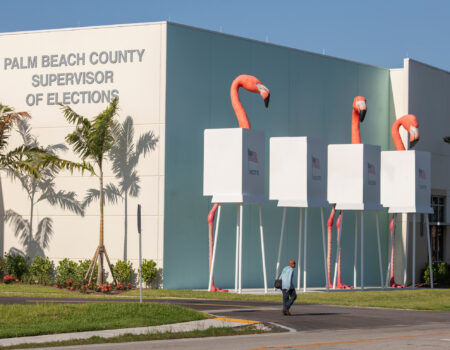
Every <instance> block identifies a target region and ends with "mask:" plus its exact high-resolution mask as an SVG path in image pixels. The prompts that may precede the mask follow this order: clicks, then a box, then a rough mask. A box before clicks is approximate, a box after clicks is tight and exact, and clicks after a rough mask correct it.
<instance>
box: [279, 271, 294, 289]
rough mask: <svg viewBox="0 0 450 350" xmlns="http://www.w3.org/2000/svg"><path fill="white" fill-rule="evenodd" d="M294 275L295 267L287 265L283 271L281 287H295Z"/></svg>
mask: <svg viewBox="0 0 450 350" xmlns="http://www.w3.org/2000/svg"><path fill="white" fill-rule="evenodd" d="M293 277H294V269H293V268H292V267H290V266H286V267H285V268H284V269H283V271H281V276H280V279H281V289H294V284H293V283H292V280H293Z"/></svg>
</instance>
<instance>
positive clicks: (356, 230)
mask: <svg viewBox="0 0 450 350" xmlns="http://www.w3.org/2000/svg"><path fill="white" fill-rule="evenodd" d="M357 264H358V212H357V211H355V255H354V258H353V287H354V288H356V282H358V281H357V280H358V276H357V270H356V265H357Z"/></svg>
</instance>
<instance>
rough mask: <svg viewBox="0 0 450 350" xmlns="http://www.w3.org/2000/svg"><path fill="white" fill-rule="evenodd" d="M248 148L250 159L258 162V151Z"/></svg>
mask: <svg viewBox="0 0 450 350" xmlns="http://www.w3.org/2000/svg"><path fill="white" fill-rule="evenodd" d="M247 150H248V161H249V162H253V163H258V155H257V154H256V152H254V151H251V150H250V149H249V148H248V149H247Z"/></svg>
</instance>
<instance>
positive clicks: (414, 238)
mask: <svg viewBox="0 0 450 350" xmlns="http://www.w3.org/2000/svg"><path fill="white" fill-rule="evenodd" d="M412 250H413V251H412V287H413V289H416V213H414V214H413V242H412ZM405 285H406V283H405Z"/></svg>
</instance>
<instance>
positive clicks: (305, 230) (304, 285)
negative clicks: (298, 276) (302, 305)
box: [303, 208, 308, 293]
mask: <svg viewBox="0 0 450 350" xmlns="http://www.w3.org/2000/svg"><path fill="white" fill-rule="evenodd" d="M303 231H304V232H305V244H304V245H303V292H304V293H306V244H307V238H308V208H305V229H304V230H303Z"/></svg>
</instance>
